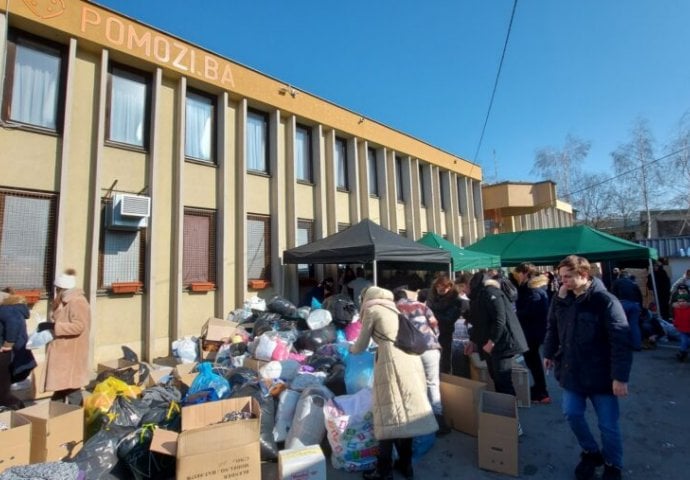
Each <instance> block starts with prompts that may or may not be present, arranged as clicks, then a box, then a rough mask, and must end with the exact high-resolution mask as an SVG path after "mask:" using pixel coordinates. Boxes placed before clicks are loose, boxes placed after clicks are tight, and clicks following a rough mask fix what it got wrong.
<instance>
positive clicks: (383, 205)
mask: <svg viewBox="0 0 690 480" xmlns="http://www.w3.org/2000/svg"><path fill="white" fill-rule="evenodd" d="M376 187H377V189H378V191H379V215H380V217H381V226H382V227H384V228H387V229H389V230H392V229H391V217H390V209H389V208H388V195H389V193H388V192H389V190H388V172H387V170H386V149H385V148H377V149H376ZM396 233H397V232H396Z"/></svg>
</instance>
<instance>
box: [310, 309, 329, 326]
mask: <svg viewBox="0 0 690 480" xmlns="http://www.w3.org/2000/svg"><path fill="white" fill-rule="evenodd" d="M332 321H333V316H332V315H331V312H329V311H328V310H326V309H324V308H316V309H314V310H312V311H311V312H309V316H308V317H307V325H309V328H310V329H312V330H318V329H319V328H323V327H326V326H328V325H329V324H330V323H331V322H332Z"/></svg>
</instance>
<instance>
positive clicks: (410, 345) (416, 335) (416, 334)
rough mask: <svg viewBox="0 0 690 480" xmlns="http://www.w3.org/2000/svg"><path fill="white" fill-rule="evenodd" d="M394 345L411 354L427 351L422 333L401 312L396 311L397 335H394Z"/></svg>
mask: <svg viewBox="0 0 690 480" xmlns="http://www.w3.org/2000/svg"><path fill="white" fill-rule="evenodd" d="M394 345H395V346H396V347H398V348H399V349H400V350H402V351H403V352H406V353H409V354H413V355H421V354H422V353H424V352H426V351H427V344H426V338H425V337H424V334H423V333H422V332H420V331H419V329H417V327H415V325H414V323H412V321H411V320H410V319H409V318H407V317H406V316H405V315H403V314H402V313H398V336H397V337H395V342H394Z"/></svg>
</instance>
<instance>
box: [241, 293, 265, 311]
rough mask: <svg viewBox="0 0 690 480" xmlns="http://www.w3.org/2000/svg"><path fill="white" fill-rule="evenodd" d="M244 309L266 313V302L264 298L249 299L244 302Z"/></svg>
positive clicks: (254, 297)
mask: <svg viewBox="0 0 690 480" xmlns="http://www.w3.org/2000/svg"><path fill="white" fill-rule="evenodd" d="M244 308H245V310H246V309H249V310H257V311H260V312H265V311H266V300H264V299H263V298H259V297H257V296H256V295H255V296H253V297H251V298H248V299H247V300H246V301H245V302H244Z"/></svg>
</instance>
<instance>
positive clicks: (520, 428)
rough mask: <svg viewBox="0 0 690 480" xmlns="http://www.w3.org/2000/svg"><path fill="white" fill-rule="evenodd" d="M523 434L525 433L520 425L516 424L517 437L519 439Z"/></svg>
mask: <svg viewBox="0 0 690 480" xmlns="http://www.w3.org/2000/svg"><path fill="white" fill-rule="evenodd" d="M524 434H525V432H524V431H523V430H522V424H521V423H518V437H521V436H523V435H524Z"/></svg>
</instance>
